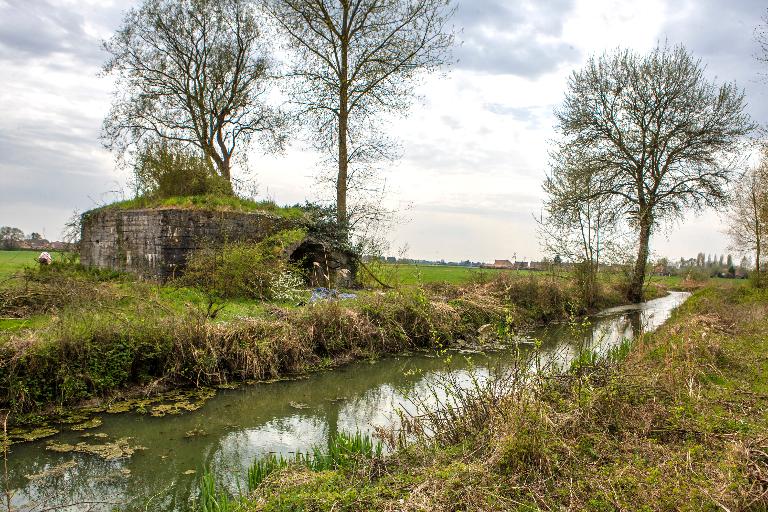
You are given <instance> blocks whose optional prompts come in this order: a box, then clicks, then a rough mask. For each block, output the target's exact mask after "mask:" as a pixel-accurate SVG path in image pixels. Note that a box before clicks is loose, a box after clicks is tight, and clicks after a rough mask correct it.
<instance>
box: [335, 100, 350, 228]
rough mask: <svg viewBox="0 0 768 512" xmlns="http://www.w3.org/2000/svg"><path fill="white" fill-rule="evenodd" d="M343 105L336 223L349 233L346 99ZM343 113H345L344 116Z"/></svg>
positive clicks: (340, 125)
mask: <svg viewBox="0 0 768 512" xmlns="http://www.w3.org/2000/svg"><path fill="white" fill-rule="evenodd" d="M341 103H342V104H343V105H342V106H341V108H340V109H339V174H338V176H337V178H336V222H338V223H339V228H340V229H341V230H342V231H343V232H344V233H346V231H347V227H348V226H347V222H348V219H347V165H348V161H347V159H348V153H347V126H348V125H347V116H348V114H347V113H346V105H345V104H346V98H344V99H342V101H341ZM342 111H343V112H344V113H343V114H342Z"/></svg>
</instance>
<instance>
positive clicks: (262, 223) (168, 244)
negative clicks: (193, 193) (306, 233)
mask: <svg viewBox="0 0 768 512" xmlns="http://www.w3.org/2000/svg"><path fill="white" fill-rule="evenodd" d="M292 227H295V224H294V223H292V222H291V221H289V220H286V219H283V218H281V217H278V216H275V215H270V214H267V213H242V212H227V211H207V210H191V209H177V208H166V209H138V210H120V209H109V208H107V209H103V210H94V211H92V212H88V213H86V214H84V215H83V230H82V238H81V244H80V262H81V263H82V264H84V265H86V266H92V267H99V268H109V269H117V270H125V271H129V272H134V273H137V274H141V275H143V276H146V277H152V278H160V279H167V278H169V277H173V276H174V275H176V274H177V273H179V272H181V271H183V268H184V267H185V265H186V261H187V256H188V254H189V253H190V252H191V251H194V250H195V249H199V248H201V247H204V246H206V245H210V244H217V243H224V242H227V241H229V242H258V241H261V240H263V239H265V238H267V237H268V236H270V235H272V234H274V233H277V232H278V231H282V230H284V229H291V228H292Z"/></svg>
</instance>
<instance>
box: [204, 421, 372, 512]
mask: <svg viewBox="0 0 768 512" xmlns="http://www.w3.org/2000/svg"><path fill="white" fill-rule="evenodd" d="M382 455H383V445H382V443H381V442H379V441H374V440H373V439H372V438H371V437H370V436H369V435H367V434H362V433H360V432H356V433H355V434H346V433H344V432H339V433H337V434H336V435H335V436H331V437H330V438H329V439H328V444H327V445H326V446H325V447H321V446H314V447H313V448H312V450H311V451H309V452H307V453H302V452H298V453H296V455H295V456H294V457H292V458H285V457H283V456H282V455H279V456H277V455H275V454H272V453H270V454H268V455H265V456H263V457H260V458H258V459H256V460H254V462H253V464H251V466H250V467H249V468H248V471H247V474H246V484H247V488H248V493H249V494H250V493H252V492H254V491H255V490H256V489H258V488H259V486H260V485H261V484H262V482H264V481H265V480H266V479H267V478H268V477H269V476H270V475H272V474H274V473H277V472H279V471H281V470H283V469H285V468H287V467H290V466H296V467H303V468H306V469H308V470H309V471H313V472H320V471H329V470H351V469H353V468H355V467H356V465H358V464H364V463H370V461H371V460H376V459H381V458H382ZM199 489H200V493H199V499H198V504H199V506H198V509H199V511H200V512H230V511H237V510H240V506H241V504H242V502H243V496H240V497H239V498H230V496H229V494H228V493H227V492H226V491H224V490H223V489H221V488H220V486H219V485H217V483H216V477H215V476H214V475H213V474H212V473H211V472H209V471H206V472H205V473H204V474H203V477H202V478H201V479H200V484H199Z"/></svg>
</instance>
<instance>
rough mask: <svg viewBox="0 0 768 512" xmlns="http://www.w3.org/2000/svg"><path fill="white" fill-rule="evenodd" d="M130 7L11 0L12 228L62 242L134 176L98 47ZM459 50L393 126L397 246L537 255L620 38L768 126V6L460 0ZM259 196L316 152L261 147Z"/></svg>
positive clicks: (689, 238) (663, 248) (747, 2)
mask: <svg viewBox="0 0 768 512" xmlns="http://www.w3.org/2000/svg"><path fill="white" fill-rule="evenodd" d="M132 3H133V2H130V1H106V0H0V225H12V226H18V227H20V228H21V229H23V230H24V231H25V232H31V231H39V232H44V233H45V235H46V236H47V237H48V238H52V239H55V238H58V237H59V235H60V232H61V230H62V226H63V224H64V222H65V221H66V219H67V218H68V217H70V216H71V214H72V212H73V210H78V211H83V210H87V209H89V208H92V207H94V206H97V205H99V204H102V203H103V202H105V201H110V200H113V199H114V198H119V197H120V196H121V194H123V193H124V192H123V191H124V190H126V187H125V184H126V173H125V172H121V171H119V170H118V169H117V168H116V166H115V163H114V159H113V157H112V155H110V154H109V153H108V152H106V151H105V150H104V149H102V147H101V144H100V142H99V139H98V136H99V130H100V126H101V122H102V119H103V117H104V115H105V113H106V112H107V110H108V108H109V104H110V98H111V97H110V95H111V88H112V82H111V81H110V79H109V78H105V77H101V76H99V68H100V66H101V64H102V63H103V61H104V59H105V55H104V54H103V53H102V51H101V48H100V41H101V40H102V39H105V38H108V37H109V36H110V35H111V33H112V32H113V31H114V30H115V29H116V28H117V27H118V26H119V24H120V21H121V19H122V14H123V12H124V10H125V9H126V8H128V7H130V6H131V5H132ZM458 3H459V5H458V11H457V13H456V17H455V24H456V26H457V28H459V29H460V34H459V40H460V41H462V44H461V45H460V46H459V47H457V49H456V58H457V60H458V63H457V64H456V65H455V66H453V68H452V69H451V70H450V72H449V73H448V75H447V76H440V77H434V78H432V79H427V80H426V81H424V83H423V84H422V85H421V86H419V88H418V91H417V92H418V93H419V95H420V97H421V100H420V101H419V102H418V103H417V104H416V105H415V106H414V108H413V109H412V110H411V112H410V115H409V116H408V118H406V119H403V120H398V121H396V122H395V123H393V124H392V125H391V126H390V129H391V131H392V133H393V134H396V135H397V136H398V137H399V138H400V139H401V142H402V143H403V157H402V159H401V160H400V161H399V162H398V163H397V164H396V165H395V166H394V167H393V168H391V169H388V170H387V171H386V179H387V183H388V189H389V191H390V192H389V196H388V204H389V205H390V206H391V207H392V208H394V209H396V210H397V211H398V212H399V215H398V218H399V221H398V223H397V224H396V225H395V227H394V228H393V230H392V232H391V234H390V239H391V241H392V246H391V251H390V252H391V253H392V254H396V253H400V252H401V251H403V253H405V254H407V255H409V256H411V257H419V258H429V259H440V258H444V259H446V260H457V259H467V258H469V259H473V260H492V259H494V258H512V257H513V256H514V255H516V256H517V257H518V259H531V258H536V257H539V256H540V255H541V253H540V250H539V247H538V243H537V241H536V235H535V223H534V222H533V216H534V215H535V214H537V213H538V212H539V210H540V205H541V200H542V192H541V181H542V179H543V176H544V174H545V172H546V169H547V147H548V141H549V140H551V139H552V137H553V136H554V133H553V130H552V126H553V124H554V118H553V115H552V110H553V108H554V107H555V106H557V105H558V104H559V103H560V102H561V101H562V98H563V95H564V90H565V83H566V80H567V77H568V75H569V73H570V72H571V71H572V70H573V69H576V68H579V67H580V66H582V65H583V63H584V61H585V60H586V59H587V58H588V57H589V56H590V55H591V54H594V53H600V52H602V51H604V50H610V49H614V48H616V47H618V46H622V47H629V48H634V49H637V50H639V51H646V50H649V49H651V48H652V47H653V46H655V45H656V44H657V43H658V42H659V41H662V42H663V41H665V40H668V41H669V42H670V43H683V44H685V45H686V46H687V47H688V49H689V50H690V51H691V52H692V53H693V54H695V55H696V56H697V57H700V58H701V59H702V61H703V62H704V63H706V65H707V70H708V74H709V75H710V76H711V77H713V78H717V79H720V80H729V81H730V80H735V81H736V82H737V83H738V84H739V85H740V86H741V87H743V88H744V89H745V90H746V93H747V99H748V103H749V111H750V113H751V114H752V116H753V117H754V118H755V120H756V121H757V122H759V123H760V124H763V125H765V124H768V85H766V82H765V81H764V80H763V79H762V78H761V72H762V71H768V69H767V68H768V66H766V65H765V64H761V63H759V62H758V61H757V60H756V59H755V55H756V54H757V51H758V48H757V44H756V42H755V35H754V33H755V29H756V28H757V27H758V26H759V25H760V24H761V18H762V17H763V16H764V15H765V14H766V4H765V1H764V0H731V1H729V2H723V1H722V0H645V1H642V2H638V1H636V0H601V1H599V2H598V1H595V0H458ZM249 159H250V169H251V171H252V178H251V179H254V180H255V181H256V182H257V183H258V190H259V194H260V195H261V196H262V197H267V198H271V199H274V200H275V201H277V202H278V203H285V204H289V203H296V202H303V201H304V200H305V199H315V198H316V197H317V194H318V193H319V192H318V191H317V189H316V187H315V185H314V182H315V180H314V176H315V174H316V172H317V167H318V157H317V155H315V154H313V153H312V152H310V151H307V150H306V149H305V147H304V145H303V144H302V143H301V142H300V141H297V142H295V143H294V144H293V146H292V147H290V148H289V149H288V150H287V151H286V153H285V154H283V155H277V156H274V155H273V156H264V155H260V154H259V153H258V152H253V153H252V154H251V155H250V157H249ZM722 229H723V228H722V223H721V220H720V217H719V215H718V213H717V212H707V213H704V214H702V215H701V216H699V217H698V218H694V217H693V216H689V218H687V219H686V220H685V221H684V222H681V223H678V224H676V225H674V226H669V227H668V228H667V229H666V230H665V231H664V232H663V233H659V235H657V237H656V239H655V240H654V244H653V246H654V247H653V248H654V250H655V252H656V254H658V255H667V256H670V257H673V258H677V257H679V256H682V255H685V256H695V254H696V253H697V252H699V251H704V252H707V253H720V252H725V251H726V246H727V241H726V239H725V237H724V236H723V235H722V234H721V231H722Z"/></svg>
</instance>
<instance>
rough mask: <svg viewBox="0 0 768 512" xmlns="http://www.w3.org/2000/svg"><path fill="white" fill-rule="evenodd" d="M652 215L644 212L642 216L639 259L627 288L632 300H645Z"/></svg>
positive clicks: (628, 298) (628, 296) (629, 298)
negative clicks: (644, 289) (646, 268)
mask: <svg viewBox="0 0 768 512" xmlns="http://www.w3.org/2000/svg"><path fill="white" fill-rule="evenodd" d="M651 225H652V221H651V218H650V215H648V214H642V215H641V216H640V240H639V247H638V249H637V260H636V261H635V268H634V270H633V271H632V279H631V281H630V282H629V289H628V290H627V300H629V301H630V302H642V301H643V288H644V286H645V267H646V265H647V264H648V247H649V243H650V240H651Z"/></svg>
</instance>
